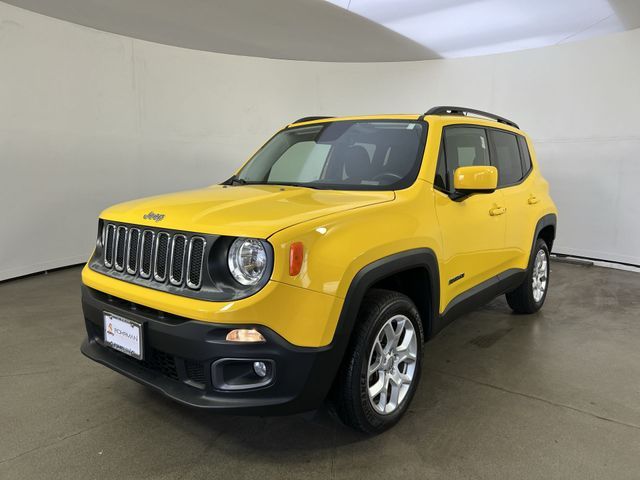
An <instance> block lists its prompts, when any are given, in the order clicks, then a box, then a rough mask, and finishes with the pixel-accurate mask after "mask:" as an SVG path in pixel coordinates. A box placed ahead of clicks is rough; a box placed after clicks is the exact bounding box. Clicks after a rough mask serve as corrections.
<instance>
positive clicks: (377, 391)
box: [334, 290, 423, 434]
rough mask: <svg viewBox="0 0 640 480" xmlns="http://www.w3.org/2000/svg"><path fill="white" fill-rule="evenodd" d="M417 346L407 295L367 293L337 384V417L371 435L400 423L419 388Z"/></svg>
mask: <svg viewBox="0 0 640 480" xmlns="http://www.w3.org/2000/svg"><path fill="white" fill-rule="evenodd" d="M422 343H423V332H422V322H421V321H420V315H419V314H418V311H417V309H416V307H415V305H414V304H413V302H412V301H411V300H410V299H409V298H408V297H406V296H405V295H402V294H401V293H397V292H392V291H387V290H372V291H371V292H370V293H369V294H367V296H366V297H365V299H364V301H363V306H362V309H361V311H360V314H359V316H358V323H357V325H356V327H355V329H354V332H353V335H352V341H351V343H350V345H349V348H348V349H347V352H346V353H345V359H344V361H343V364H342V370H341V371H340V372H339V374H338V378H337V380H336V385H335V391H334V403H335V408H336V411H337V413H338V415H339V417H340V419H341V420H342V421H343V422H344V423H346V424H347V425H349V426H351V427H353V428H356V429H358V430H361V431H363V432H366V433H371V434H372V433H379V432H382V431H384V430H386V429H388V428H390V427H391V426H392V425H394V424H395V423H396V422H397V421H398V420H400V418H401V417H402V415H403V414H404V412H405V411H406V410H407V408H408V406H409V403H410V402H411V399H412V398H413V395H414V393H415V390H416V388H417V386H418V382H419V379H420V367H421V362H422Z"/></svg>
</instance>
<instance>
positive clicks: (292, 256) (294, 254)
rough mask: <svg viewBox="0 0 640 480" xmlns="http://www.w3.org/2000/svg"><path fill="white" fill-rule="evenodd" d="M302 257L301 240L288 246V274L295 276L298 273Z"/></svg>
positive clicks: (302, 247)
mask: <svg viewBox="0 0 640 480" xmlns="http://www.w3.org/2000/svg"><path fill="white" fill-rule="evenodd" d="M303 259H304V246H303V245H302V242H295V243H292V244H291V247H290V248H289V275H291V276H292V277H295V276H296V275H298V274H299V273H300V269H301V268H302V260H303Z"/></svg>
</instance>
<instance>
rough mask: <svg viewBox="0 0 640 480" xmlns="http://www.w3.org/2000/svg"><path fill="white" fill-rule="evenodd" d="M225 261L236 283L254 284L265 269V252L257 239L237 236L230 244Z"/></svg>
mask: <svg viewBox="0 0 640 480" xmlns="http://www.w3.org/2000/svg"><path fill="white" fill-rule="evenodd" d="M227 263H228V264H229V271H230V272H231V275H233V278H235V279H236V280H237V281H238V283H241V284H242V285H255V284H256V283H258V282H259V281H260V279H261V278H262V276H263V275H264V273H265V271H266V270H267V263H268V262H267V252H266V250H265V249H264V246H263V245H262V242H260V241H259V240H256V239H254V238H238V239H236V240H235V241H234V242H233V243H232V244H231V248H230V249H229V257H228V259H227Z"/></svg>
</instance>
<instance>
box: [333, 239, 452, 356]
mask: <svg viewBox="0 0 640 480" xmlns="http://www.w3.org/2000/svg"><path fill="white" fill-rule="evenodd" d="M425 281H426V282H427V285H424V284H423V283H422V282H425ZM372 288H386V289H388V290H394V291H399V292H400V293H403V294H405V295H407V296H408V297H409V298H411V300H412V301H413V302H414V303H415V304H416V307H417V308H418V312H419V313H420V317H421V320H422V322H423V327H424V332H425V337H426V338H429V336H430V334H431V332H432V329H433V324H434V321H435V319H436V318H437V314H438V306H439V302H440V275H439V270H438V260H437V258H436V254H435V253H434V251H433V250H431V249H430V248H417V249H412V250H407V251H404V252H399V253H395V254H393V255H389V256H387V257H383V258H381V259H379V260H376V261H375V262H373V263H370V264H369V265H367V266H365V267H363V268H362V269H361V270H360V271H359V272H358V273H357V274H356V275H355V276H354V278H353V280H352V281H351V284H350V285H349V289H348V290H347V295H346V297H345V301H344V305H343V307H342V311H341V313H340V318H339V321H338V326H337V328H336V332H335V334H334V343H336V340H338V341H340V340H342V341H343V342H344V343H345V347H346V344H347V343H348V340H349V337H350V335H351V332H352V331H353V327H354V325H355V323H356V319H357V316H358V312H359V310H360V306H361V305H362V301H363V299H364V296H365V295H366V293H367V292H368V291H369V290H370V289H372Z"/></svg>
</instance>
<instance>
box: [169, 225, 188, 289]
mask: <svg viewBox="0 0 640 480" xmlns="http://www.w3.org/2000/svg"><path fill="white" fill-rule="evenodd" d="M186 245H187V239H186V237H185V236H184V235H176V236H175V237H173V246H172V247H171V273H170V274H169V277H170V278H169V280H170V281H171V283H173V284H174V285H182V277H183V270H184V254H185V250H186V248H185V247H186Z"/></svg>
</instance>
